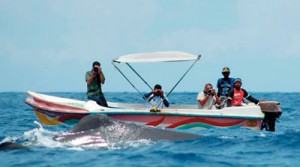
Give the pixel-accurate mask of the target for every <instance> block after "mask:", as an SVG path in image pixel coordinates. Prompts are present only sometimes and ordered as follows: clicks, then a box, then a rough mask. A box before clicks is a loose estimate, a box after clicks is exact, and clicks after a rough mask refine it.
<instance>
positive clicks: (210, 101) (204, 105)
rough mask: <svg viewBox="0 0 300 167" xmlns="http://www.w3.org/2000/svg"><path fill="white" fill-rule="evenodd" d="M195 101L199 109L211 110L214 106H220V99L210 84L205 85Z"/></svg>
mask: <svg viewBox="0 0 300 167" xmlns="http://www.w3.org/2000/svg"><path fill="white" fill-rule="evenodd" d="M197 100H198V106H199V109H212V107H213V105H214V104H218V105H220V104H221V100H220V98H219V97H218V96H217V94H216V91H215V89H213V86H212V84H210V83H208V84H206V85H205V87H204V90H203V91H202V92H200V93H199V94H198V97H197Z"/></svg>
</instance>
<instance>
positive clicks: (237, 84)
mask: <svg viewBox="0 0 300 167" xmlns="http://www.w3.org/2000/svg"><path fill="white" fill-rule="evenodd" d="M241 86H242V80H241V79H240V78H237V79H236V80H235V81H234V89H233V90H231V91H230V92H229V94H228V101H227V106H243V104H245V103H244V98H246V99H247V100H249V101H251V102H253V103H255V104H257V103H258V102H259V100H257V99H255V98H254V97H252V96H251V95H250V94H249V93H248V92H247V91H246V90H245V89H243V88H241Z"/></svg>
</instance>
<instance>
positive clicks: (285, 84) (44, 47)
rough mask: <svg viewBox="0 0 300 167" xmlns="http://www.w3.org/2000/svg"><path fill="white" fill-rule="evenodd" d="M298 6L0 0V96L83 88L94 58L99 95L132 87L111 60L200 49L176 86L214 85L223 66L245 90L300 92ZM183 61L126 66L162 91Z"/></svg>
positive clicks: (230, 1)
mask: <svg viewBox="0 0 300 167" xmlns="http://www.w3.org/2000/svg"><path fill="white" fill-rule="evenodd" d="M299 11H300V1H298V0H286V1H282V0H226V1H224V0H184V1H182V0H51V1H46V0H24V1H20V0H0V77H1V81H0V92H11V91H12V92H26V91H28V90H31V91H37V92H85V91H86V82H85V73H86V71H88V70H91V67H92V63H93V61H99V62H100V63H101V66H102V69H103V72H104V75H105V77H106V81H105V84H104V85H103V91H104V92H135V89H134V88H132V87H131V85H130V84H129V83H128V82H127V81H126V80H125V79H124V78H123V77H122V76H121V75H120V74H119V72H118V71H117V70H116V69H115V68H114V66H113V65H112V63H111V62H112V60H113V59H114V58H117V57H120V56H122V55H127V54H133V53H144V52H157V51H183V52H187V53H191V54H195V55H199V54H201V59H200V60H199V61H198V62H197V63H196V64H195V66H194V68H192V69H191V71H190V72H189V73H188V74H187V76H186V77H185V78H184V79H183V80H182V82H181V83H180V84H179V85H178V86H177V87H176V89H175V90H174V91H175V92H199V91H201V90H203V87H204V85H205V84H206V83H212V84H213V85H214V86H216V83H217V79H218V78H220V77H222V75H221V71H222V68H223V67H225V66H228V67H229V68H230V69H231V77H234V78H236V77H239V78H242V80H243V85H242V87H243V88H245V89H246V90H247V91H250V92H300V77H298V76H299V74H298V73H299V72H300V67H299V63H300V12H299ZM190 64H191V63H189V62H185V63H175V64H171V63H168V64H166V63H158V64H153V63H150V64H133V67H134V68H135V69H136V70H137V71H138V72H139V74H140V75H142V76H144V78H145V79H146V80H147V81H148V82H149V84H150V85H154V84H156V83H159V84H161V85H162V86H163V89H164V90H165V91H166V92H168V91H169V90H170V89H171V88H172V86H173V85H174V84H175V83H176V82H177V80H178V79H179V78H180V77H181V76H182V75H183V73H184V72H185V70H187V68H188V67H189V66H190ZM120 68H121V69H122V70H124V72H125V73H126V75H128V76H129V77H130V80H131V81H132V82H133V83H135V84H136V85H137V87H138V89H140V91H149V88H147V87H145V86H143V85H142V83H141V82H140V81H139V80H138V78H137V77H136V76H134V75H132V72H130V71H129V70H128V68H126V66H125V65H120Z"/></svg>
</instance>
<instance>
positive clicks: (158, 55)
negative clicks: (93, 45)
mask: <svg viewBox="0 0 300 167" xmlns="http://www.w3.org/2000/svg"><path fill="white" fill-rule="evenodd" d="M200 58H201V55H198V56H197V55H193V54H190V53H185V52H179V51H165V52H152V53H137V54H129V55H125V56H121V57H118V58H115V59H113V61H112V64H113V65H114V67H115V68H116V69H117V70H118V71H119V72H120V74H121V75H122V76H123V77H124V78H125V79H126V80H127V81H128V82H129V84H130V85H131V86H132V87H133V88H134V89H135V90H136V91H137V92H138V93H140V94H141V95H142V93H141V92H140V91H139V90H138V89H137V88H136V87H135V86H134V84H133V83H132V82H131V81H130V80H129V79H128V78H127V77H126V75H125V74H124V73H123V72H122V71H121V70H120V68H119V67H118V66H117V65H116V63H125V64H126V65H127V66H128V67H129V68H130V69H131V70H132V71H133V72H134V73H135V74H136V75H137V76H138V77H139V78H140V79H141V80H142V81H143V82H144V83H145V84H146V85H147V86H148V87H149V88H150V90H152V87H151V86H150V85H149V84H148V83H147V81H145V79H144V78H143V77H142V76H141V75H140V74H139V73H137V71H136V70H135V69H134V68H133V67H132V66H131V65H130V64H129V63H154V62H183V61H193V63H192V65H191V66H190V67H189V68H188V69H187V71H186V72H185V73H184V74H183V75H182V77H181V78H180V79H179V80H178V82H177V83H176V84H175V85H174V86H173V88H172V89H171V90H170V92H169V93H168V94H167V95H166V96H167V97H168V96H169V95H170V94H171V93H172V92H173V90H174V89H175V88H176V87H177V85H178V84H179V83H180V82H181V81H182V79H183V78H184V77H185V76H186V74H187V73H188V72H189V71H190V70H191V69H192V67H193V66H194V65H195V63H196V62H197V61H198V60H199V59H200Z"/></svg>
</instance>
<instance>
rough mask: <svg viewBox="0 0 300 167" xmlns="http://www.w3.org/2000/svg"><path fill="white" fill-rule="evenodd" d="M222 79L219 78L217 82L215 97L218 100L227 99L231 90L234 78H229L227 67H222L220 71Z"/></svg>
mask: <svg viewBox="0 0 300 167" xmlns="http://www.w3.org/2000/svg"><path fill="white" fill-rule="evenodd" d="M222 75H223V78H219V79H218V82H217V88H218V93H217V95H218V96H219V97H220V98H223V97H227V96H228V93H229V91H230V90H231V89H233V85H234V80H235V79H234V78H230V77H229V75H230V69H229V67H224V68H223V70H222Z"/></svg>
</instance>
